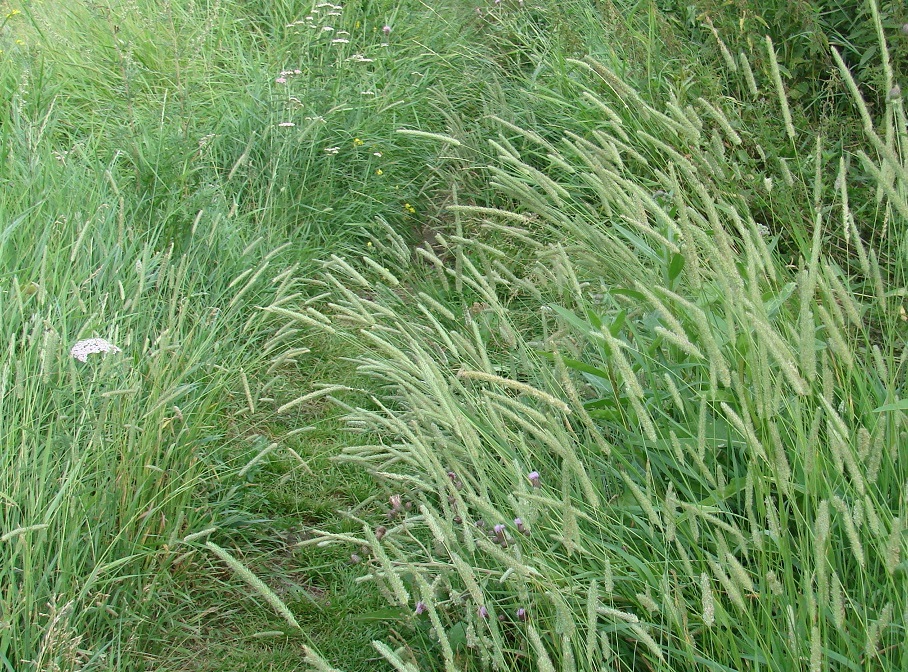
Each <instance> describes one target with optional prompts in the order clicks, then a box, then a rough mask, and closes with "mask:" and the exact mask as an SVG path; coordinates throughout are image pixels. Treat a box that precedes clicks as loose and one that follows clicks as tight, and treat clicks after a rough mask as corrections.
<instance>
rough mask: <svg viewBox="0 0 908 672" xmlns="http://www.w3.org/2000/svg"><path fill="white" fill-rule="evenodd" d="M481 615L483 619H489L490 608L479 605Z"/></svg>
mask: <svg viewBox="0 0 908 672" xmlns="http://www.w3.org/2000/svg"><path fill="white" fill-rule="evenodd" d="M479 617H480V618H482V619H487V618H488V617H489V610H488V609H486V608H485V607H484V606H482V607H479Z"/></svg>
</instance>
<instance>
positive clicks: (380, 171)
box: [375, 168, 385, 175]
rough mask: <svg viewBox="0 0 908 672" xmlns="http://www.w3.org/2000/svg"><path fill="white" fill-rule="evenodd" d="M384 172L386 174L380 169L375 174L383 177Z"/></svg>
mask: <svg viewBox="0 0 908 672" xmlns="http://www.w3.org/2000/svg"><path fill="white" fill-rule="evenodd" d="M384 172H385V171H383V170H382V169H381V168H379V169H378V170H376V171H375V174H376V175H383V174H384Z"/></svg>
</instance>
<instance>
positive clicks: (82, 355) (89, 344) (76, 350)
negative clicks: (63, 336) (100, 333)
mask: <svg viewBox="0 0 908 672" xmlns="http://www.w3.org/2000/svg"><path fill="white" fill-rule="evenodd" d="M99 352H122V350H120V348H118V347H117V346H115V345H114V344H113V343H111V342H110V341H108V340H105V339H103V338H86V339H85V340H82V341H79V342H78V343H76V344H75V345H74V346H73V347H71V348H70V349H69V354H70V355H72V356H73V358H74V359H78V360H79V361H80V362H85V361H87V360H88V356H89V355H94V354H97V353H99Z"/></svg>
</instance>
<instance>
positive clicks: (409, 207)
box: [404, 203, 416, 215]
mask: <svg viewBox="0 0 908 672" xmlns="http://www.w3.org/2000/svg"><path fill="white" fill-rule="evenodd" d="M404 210H406V211H407V212H409V213H410V214H411V215H413V214H416V208H414V207H413V206H412V205H410V204H409V203H404Z"/></svg>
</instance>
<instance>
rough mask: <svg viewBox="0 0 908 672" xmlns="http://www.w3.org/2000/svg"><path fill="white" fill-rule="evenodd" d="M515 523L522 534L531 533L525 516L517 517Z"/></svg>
mask: <svg viewBox="0 0 908 672" xmlns="http://www.w3.org/2000/svg"><path fill="white" fill-rule="evenodd" d="M514 525H516V526H517V531H518V532H520V534H527V535H528V534H529V533H530V531H529V530H528V529H527V526H526V525H524V524H523V518H515V519H514Z"/></svg>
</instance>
